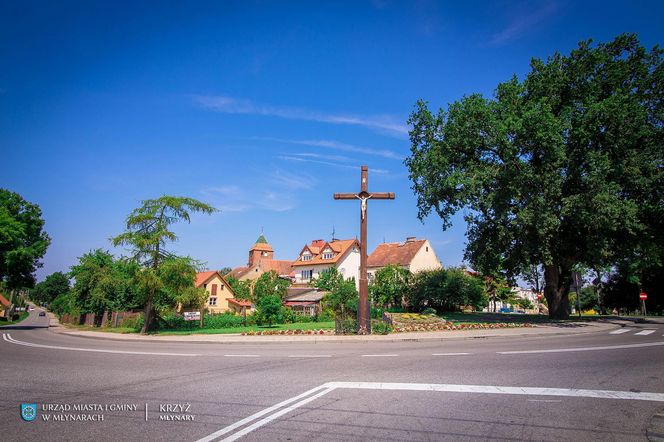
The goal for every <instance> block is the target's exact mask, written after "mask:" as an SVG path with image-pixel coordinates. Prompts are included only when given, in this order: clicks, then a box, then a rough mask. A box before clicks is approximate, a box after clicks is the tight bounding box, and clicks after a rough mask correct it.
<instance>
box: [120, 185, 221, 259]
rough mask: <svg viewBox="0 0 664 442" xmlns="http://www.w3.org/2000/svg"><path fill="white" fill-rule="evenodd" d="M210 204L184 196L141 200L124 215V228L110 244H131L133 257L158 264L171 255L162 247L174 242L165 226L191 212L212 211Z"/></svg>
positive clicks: (184, 217) (214, 210)
mask: <svg viewBox="0 0 664 442" xmlns="http://www.w3.org/2000/svg"><path fill="white" fill-rule="evenodd" d="M216 211H217V209H215V208H214V207H212V206H209V205H207V204H205V203H202V202H200V201H198V200H195V199H193V198H188V197H175V196H168V195H164V196H161V197H159V198H157V199H151V200H145V201H143V202H142V205H141V207H139V208H137V209H134V210H133V211H132V213H131V214H130V215H129V216H128V217H127V231H126V232H124V233H122V234H120V235H118V236H116V237H114V238H111V242H112V243H113V245H114V246H119V245H125V246H129V247H131V249H132V251H133V253H134V257H135V258H137V259H139V260H140V261H142V262H144V263H145V264H146V265H150V266H155V267H156V266H158V265H159V263H160V262H161V261H163V260H164V259H167V258H168V257H170V256H171V255H170V254H169V253H168V252H167V251H166V249H165V246H166V244H168V243H169V242H174V241H177V236H176V235H175V233H173V232H172V231H171V230H169V227H170V226H171V225H172V224H174V223H177V222H179V221H186V222H190V220H191V214H192V213H204V214H208V215H209V214H212V213H214V212H216Z"/></svg>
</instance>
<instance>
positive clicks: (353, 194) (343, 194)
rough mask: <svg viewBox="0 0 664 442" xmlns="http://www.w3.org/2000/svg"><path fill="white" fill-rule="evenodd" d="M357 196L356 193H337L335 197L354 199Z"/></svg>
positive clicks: (336, 198) (338, 198) (337, 198)
mask: <svg viewBox="0 0 664 442" xmlns="http://www.w3.org/2000/svg"><path fill="white" fill-rule="evenodd" d="M356 198H357V194H356V193H335V194H334V199H335V200H354V199H356Z"/></svg>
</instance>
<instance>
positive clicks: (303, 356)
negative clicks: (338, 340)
mask: <svg viewBox="0 0 664 442" xmlns="http://www.w3.org/2000/svg"><path fill="white" fill-rule="evenodd" d="M288 357H289V358H331V357H332V355H288Z"/></svg>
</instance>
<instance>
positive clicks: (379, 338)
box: [52, 324, 614, 345]
mask: <svg viewBox="0 0 664 442" xmlns="http://www.w3.org/2000/svg"><path fill="white" fill-rule="evenodd" d="M613 325H614V324H611V325H608V324H596V325H593V326H590V327H592V329H573V330H572V329H570V330H565V331H563V330H561V331H553V332H552V331H549V332H539V333H538V332H536V331H535V330H534V329H537V328H544V327H546V326H540V327H532V328H529V330H533V332H528V333H523V332H514V333H482V334H473V335H470V336H468V335H466V336H464V335H463V333H469V332H470V333H473V332H476V331H477V330H466V331H455V332H442V333H450V334H449V335H443V336H440V335H438V336H421V335H420V336H408V333H403V334H395V335H386V337H383V335H375V336H374V337H362V336H334V337H332V336H330V337H329V338H321V337H317V336H316V335H300V336H297V337H294V336H293V335H289V336H282V335H274V336H239V335H235V336H232V337H231V336H229V337H228V339H218V340H201V339H196V338H193V339H184V337H183V338H182V339H167V338H163V339H162V338H158V337H133V336H134V335H131V336H132V337H129V338H128V337H122V335H120V336H113V335H112V333H110V332H109V333H106V332H81V331H78V330H71V329H67V328H66V327H63V326H59V327H57V328H58V329H59V330H52V331H54V332H55V333H59V334H66V335H71V336H77V337H80V338H87V339H103V340H108V341H124V342H153V343H160V342H163V343H169V344H173V343H189V344H233V345H238V344H239V345H247V344H249V345H251V344H271V345H272V344H292V343H297V344H302V343H309V344H325V343H357V344H362V343H364V344H368V343H383V342H385V343H394V342H442V341H449V340H459V339H465V340H470V339H491V338H522V337H530V336H534V337H544V336H569V335H581V334H589V333H596V332H603V331H605V330H608V329H609V328H610V327H612V326H613ZM547 328H550V327H547ZM499 330H509V331H512V330H515V331H516V330H517V329H515V328H514V329H499ZM89 333H95V335H90V334H89ZM422 333H424V332H422ZM432 333H440V332H432ZM451 333H456V334H454V335H452V334H451ZM195 336H196V335H185V337H187V338H190V337H195ZM208 336H209V335H208ZM217 336H219V335H217Z"/></svg>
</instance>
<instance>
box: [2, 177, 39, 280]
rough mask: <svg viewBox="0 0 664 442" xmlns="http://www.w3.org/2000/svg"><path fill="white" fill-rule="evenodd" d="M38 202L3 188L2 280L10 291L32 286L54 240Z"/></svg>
mask: <svg viewBox="0 0 664 442" xmlns="http://www.w3.org/2000/svg"><path fill="white" fill-rule="evenodd" d="M43 227H44V220H43V219H42V213H41V209H40V208H39V206H38V205H36V204H33V203H30V202H28V201H25V200H24V199H23V198H22V197H21V196H20V195H19V194H17V193H14V192H11V191H9V190H6V189H0V283H4V284H5V285H6V287H7V289H9V290H13V289H18V288H22V287H32V286H33V285H34V283H35V277H34V272H35V270H36V269H37V268H39V267H41V262H40V260H41V258H42V257H43V256H44V254H45V253H46V249H47V248H48V246H49V244H50V243H51V239H50V238H49V236H48V235H47V234H46V232H44V231H43V230H42V229H43Z"/></svg>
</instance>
